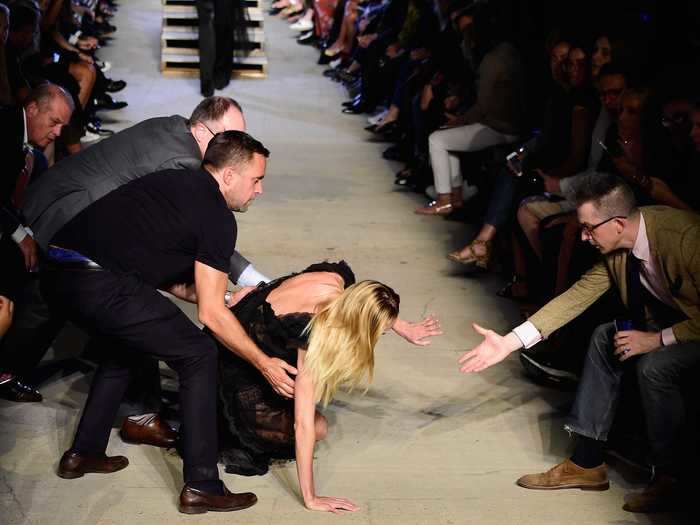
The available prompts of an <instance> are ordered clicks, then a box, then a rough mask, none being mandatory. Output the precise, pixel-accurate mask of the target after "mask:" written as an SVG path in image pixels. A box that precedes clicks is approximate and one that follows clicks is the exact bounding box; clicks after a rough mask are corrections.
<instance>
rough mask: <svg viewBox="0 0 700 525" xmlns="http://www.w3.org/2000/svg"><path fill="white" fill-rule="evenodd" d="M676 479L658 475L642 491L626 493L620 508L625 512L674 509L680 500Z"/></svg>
mask: <svg viewBox="0 0 700 525" xmlns="http://www.w3.org/2000/svg"><path fill="white" fill-rule="evenodd" d="M679 492H680V491H679V483H678V480H677V479H675V478H673V477H671V476H668V475H658V476H656V477H655V478H654V479H653V481H652V482H651V483H650V484H649V486H648V487H647V488H645V489H644V490H643V491H642V492H638V493H635V494H630V495H628V496H627V497H626V498H625V499H626V500H627V503H625V504H624V505H623V506H622V508H623V509H624V510H626V511H627V512H643V513H647V512H664V511H669V510H675V509H676V508H677V507H678V506H679V504H680V501H681V495H680V494H679Z"/></svg>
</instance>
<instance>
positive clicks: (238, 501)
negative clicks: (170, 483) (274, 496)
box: [178, 485, 258, 514]
mask: <svg viewBox="0 0 700 525" xmlns="http://www.w3.org/2000/svg"><path fill="white" fill-rule="evenodd" d="M257 501H258V498H257V496H256V495H255V494H253V493H252V492H243V493H241V494H233V493H232V492H229V490H228V489H227V488H226V487H224V493H223V494H221V495H219V494H211V493H207V492H203V491H201V490H197V489H193V488H191V487H188V486H187V485H185V486H184V487H183V489H182V492H181V493H180V504H179V505H178V510H179V511H180V512H182V513H184V514H204V513H205V512H207V511H209V510H213V511H217V512H230V511H234V510H242V509H247V508H248V507H252V506H253V505H255V504H256V503H257Z"/></svg>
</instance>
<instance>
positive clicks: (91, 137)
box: [80, 130, 103, 142]
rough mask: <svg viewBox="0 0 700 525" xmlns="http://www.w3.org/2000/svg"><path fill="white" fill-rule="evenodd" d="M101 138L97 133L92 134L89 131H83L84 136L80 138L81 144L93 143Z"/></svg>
mask: <svg viewBox="0 0 700 525" xmlns="http://www.w3.org/2000/svg"><path fill="white" fill-rule="evenodd" d="M102 138H103V137H101V136H99V135H98V134H97V133H92V132H91V131H87V130H85V136H83V137H81V138H80V141H81V142H95V141H98V140H100V139H102Z"/></svg>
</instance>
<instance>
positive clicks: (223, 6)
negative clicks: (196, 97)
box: [197, 0, 234, 86]
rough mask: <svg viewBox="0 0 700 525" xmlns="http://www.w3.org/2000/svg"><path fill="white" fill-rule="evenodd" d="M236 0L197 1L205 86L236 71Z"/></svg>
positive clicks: (200, 76) (200, 70)
mask: <svg viewBox="0 0 700 525" xmlns="http://www.w3.org/2000/svg"><path fill="white" fill-rule="evenodd" d="M232 3H233V0H228V1H226V0H197V16H198V17H199V79H200V82H201V84H202V86H204V85H205V84H211V83H212V82H213V81H214V80H215V79H216V80H217V81H221V80H223V79H226V78H230V77H231V69H232V67H233V45H234V42H233V40H234V38H233V31H234V27H233V23H232V17H231V14H230V11H231V10H232V6H229V5H228V4H232Z"/></svg>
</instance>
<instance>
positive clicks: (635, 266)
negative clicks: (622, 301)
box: [627, 252, 646, 330]
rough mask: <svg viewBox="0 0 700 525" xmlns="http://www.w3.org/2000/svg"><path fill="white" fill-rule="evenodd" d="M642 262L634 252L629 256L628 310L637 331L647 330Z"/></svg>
mask: <svg viewBox="0 0 700 525" xmlns="http://www.w3.org/2000/svg"><path fill="white" fill-rule="evenodd" d="M641 268H642V261H640V260H639V259H637V257H635V256H634V255H633V254H632V252H630V253H629V254H628V255H627V309H628V310H629V312H630V318H631V320H632V325H633V326H634V329H635V330H644V329H645V328H646V314H645V312H644V290H643V286H642V280H641V277H640V271H641Z"/></svg>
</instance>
